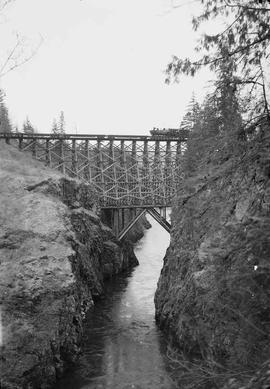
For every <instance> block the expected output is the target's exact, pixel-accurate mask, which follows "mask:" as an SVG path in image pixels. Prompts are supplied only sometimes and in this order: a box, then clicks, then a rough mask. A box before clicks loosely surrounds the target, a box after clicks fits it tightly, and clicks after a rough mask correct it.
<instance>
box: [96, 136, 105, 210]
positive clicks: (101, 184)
mask: <svg viewBox="0 0 270 389" xmlns="http://www.w3.org/2000/svg"><path fill="white" fill-rule="evenodd" d="M97 150H98V155H97V157H98V161H97V165H98V168H99V171H98V174H99V175H100V180H99V181H100V187H101V188H102V196H103V201H104V202H105V204H106V196H105V193H104V192H105V190H106V188H105V182H104V166H103V155H102V150H101V142H100V139H98V141H97Z"/></svg>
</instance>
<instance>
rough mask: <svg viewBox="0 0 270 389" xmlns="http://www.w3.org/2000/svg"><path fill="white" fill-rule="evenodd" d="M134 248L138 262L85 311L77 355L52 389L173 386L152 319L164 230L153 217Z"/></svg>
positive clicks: (161, 339) (163, 346)
mask: <svg viewBox="0 0 270 389" xmlns="http://www.w3.org/2000/svg"><path fill="white" fill-rule="evenodd" d="M149 221H150V222H151V224H152V228H151V229H149V230H147V231H146V233H145V236H144V237H143V238H142V239H141V240H140V241H139V242H138V243H137V245H136V247H135V253H136V256H137V257H138V259H139V262H140V265H139V266H138V267H136V268H135V269H133V270H132V271H130V272H129V273H126V274H123V275H121V276H118V277H116V278H115V279H113V280H112V281H109V282H107V284H106V293H105V295H104V297H103V298H102V299H101V300H99V301H98V302H97V303H96V304H95V307H94V308H93V309H92V310H90V311H89V313H88V315H87V317H86V322H85V331H84V337H83V347H82V354H81V356H80V357H79V359H78V362H77V363H76V365H75V366H74V367H73V368H72V370H70V371H68V372H67V373H66V375H65V376H64V377H63V379H61V381H59V382H58V384H57V386H56V389H173V388H177V387H178V386H176V384H175V383H174V382H173V380H172V378H171V375H170V371H169V368H168V366H169V363H168V361H167V357H166V350H167V343H166V339H165V338H164V336H163V334H162V333H161V332H160V331H159V329H158V328H157V326H156V324H155V318H154V315H155V309H154V302H153V299H154V293H155V290H156V285H157V281H158V278H159V274H160V270H161V268H162V264H163V257H164V255H165V252H166V249H167V247H168V246H169V239H170V237H169V234H168V233H167V232H166V231H165V230H164V229H163V228H162V227H161V226H160V225H159V224H157V223H156V222H155V221H154V220H153V219H152V218H151V219H150V218H149Z"/></svg>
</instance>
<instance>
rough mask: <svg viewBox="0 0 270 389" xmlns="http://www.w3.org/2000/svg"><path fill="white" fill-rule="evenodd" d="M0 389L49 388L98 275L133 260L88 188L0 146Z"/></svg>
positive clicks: (71, 346) (75, 346)
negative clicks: (101, 214) (105, 220)
mask: <svg viewBox="0 0 270 389" xmlns="http://www.w3.org/2000/svg"><path fill="white" fill-rule="evenodd" d="M0 181H1V189H0V219H1V225H0V272H1V277H0V296H1V297H0V298H1V302H0V309H1V312H0V313H1V318H2V319H1V323H0V324H1V334H0V335H1V336H0V338H1V388H3V389H8V388H10V389H11V388H12V389H19V388H28V389H31V388H42V389H45V388H49V387H51V386H52V384H53V383H54V382H55V380H56V378H57V377H58V376H60V375H61V374H62V372H63V369H64V367H65V365H66V363H68V362H72V361H73V360H74V358H76V355H77V353H78V351H79V348H80V338H81V334H82V322H83V318H84V315H85V312H86V311H87V309H88V308H89V307H90V306H91V305H93V303H94V299H95V298H96V297H97V296H99V295H100V294H101V293H102V291H103V285H104V280H105V279H106V278H108V277H111V276H113V275H115V274H117V273H119V272H121V271H123V270H125V269H127V268H130V267H131V266H134V265H137V264H138V262H137V259H136V257H135V255H134V253H133V249H132V246H131V245H130V244H129V243H128V242H123V243H121V242H119V241H117V240H116V238H115V237H114V235H113V233H112V231H111V229H110V228H109V227H108V226H106V225H104V224H103V223H101V221H100V217H99V216H100V210H99V209H98V206H97V197H96V194H95V193H94V192H93V191H92V190H91V186H90V185H87V184H83V183H80V182H78V181H76V180H73V179H69V178H66V177H63V176H62V175H60V174H58V173H57V172H54V171H52V170H49V169H47V168H46V167H45V166H43V165H42V164H41V163H39V162H38V161H35V160H33V159H32V158H31V156H30V155H29V156H28V155H27V154H26V153H21V152H19V151H18V150H16V149H15V148H13V147H12V146H7V145H5V144H4V143H0Z"/></svg>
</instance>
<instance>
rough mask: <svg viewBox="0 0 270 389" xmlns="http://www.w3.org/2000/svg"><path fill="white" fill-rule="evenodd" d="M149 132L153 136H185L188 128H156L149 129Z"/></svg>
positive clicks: (187, 133)
mask: <svg viewBox="0 0 270 389" xmlns="http://www.w3.org/2000/svg"><path fill="white" fill-rule="evenodd" d="M150 134H151V135H152V136H154V137H166V136H171V137H181V138H183V137H184V138H187V137H188V135H189V130H181V129H180V128H156V127H154V128H153V130H150Z"/></svg>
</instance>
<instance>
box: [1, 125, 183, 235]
mask: <svg viewBox="0 0 270 389" xmlns="http://www.w3.org/2000/svg"><path fill="white" fill-rule="evenodd" d="M1 138H5V140H6V142H7V143H12V144H13V145H16V146H17V147H18V148H19V149H20V150H22V151H28V152H31V154H32V156H33V157H34V158H36V159H38V160H40V161H42V162H44V163H45V164H46V165H47V166H49V167H51V168H53V169H57V170H60V171H61V172H62V173H63V174H67V175H69V176H71V177H76V178H78V179H80V180H83V181H84V182H89V183H91V184H92V186H93V187H94V188H95V189H96V191H97V192H98V194H99V197H100V206H101V208H103V209H113V215H114V218H113V219H114V220H113V225H114V230H115V233H116V235H117V236H118V237H119V239H121V238H122V237H123V236H124V235H125V234H126V233H127V231H129V229H130V228H131V227H132V226H133V225H134V223H135V222H136V221H137V220H138V219H139V218H140V217H141V216H142V215H143V214H144V213H145V212H148V213H150V214H151V215H152V216H153V217H154V218H155V219H156V220H157V221H158V222H159V223H160V224H161V225H162V226H163V227H164V228H165V229H166V230H167V231H170V224H169V222H168V221H167V220H166V208H168V207H171V205H172V200H173V197H174V195H175V192H176V186H177V181H178V177H179V174H178V173H179V167H180V163H179V158H180V156H181V153H182V152H183V150H184V148H185V145H186V140H187V131H184V130H182V131H181V130H179V133H178V135H177V136H172V135H169V134H168V135H161V136H160V135H155V136H136V135H134V136H133V135H123V136H121V135H91V134H89V135H77V134H76V135H75V134H64V135H56V134H38V133H35V134H22V133H0V139H1ZM11 140H12V142H11ZM126 208H128V209H132V210H133V211H132V214H133V217H132V220H131V221H130V223H128V225H125V222H124V221H125V217H124V216H123V214H124V209H126ZM158 210H159V211H158Z"/></svg>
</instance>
